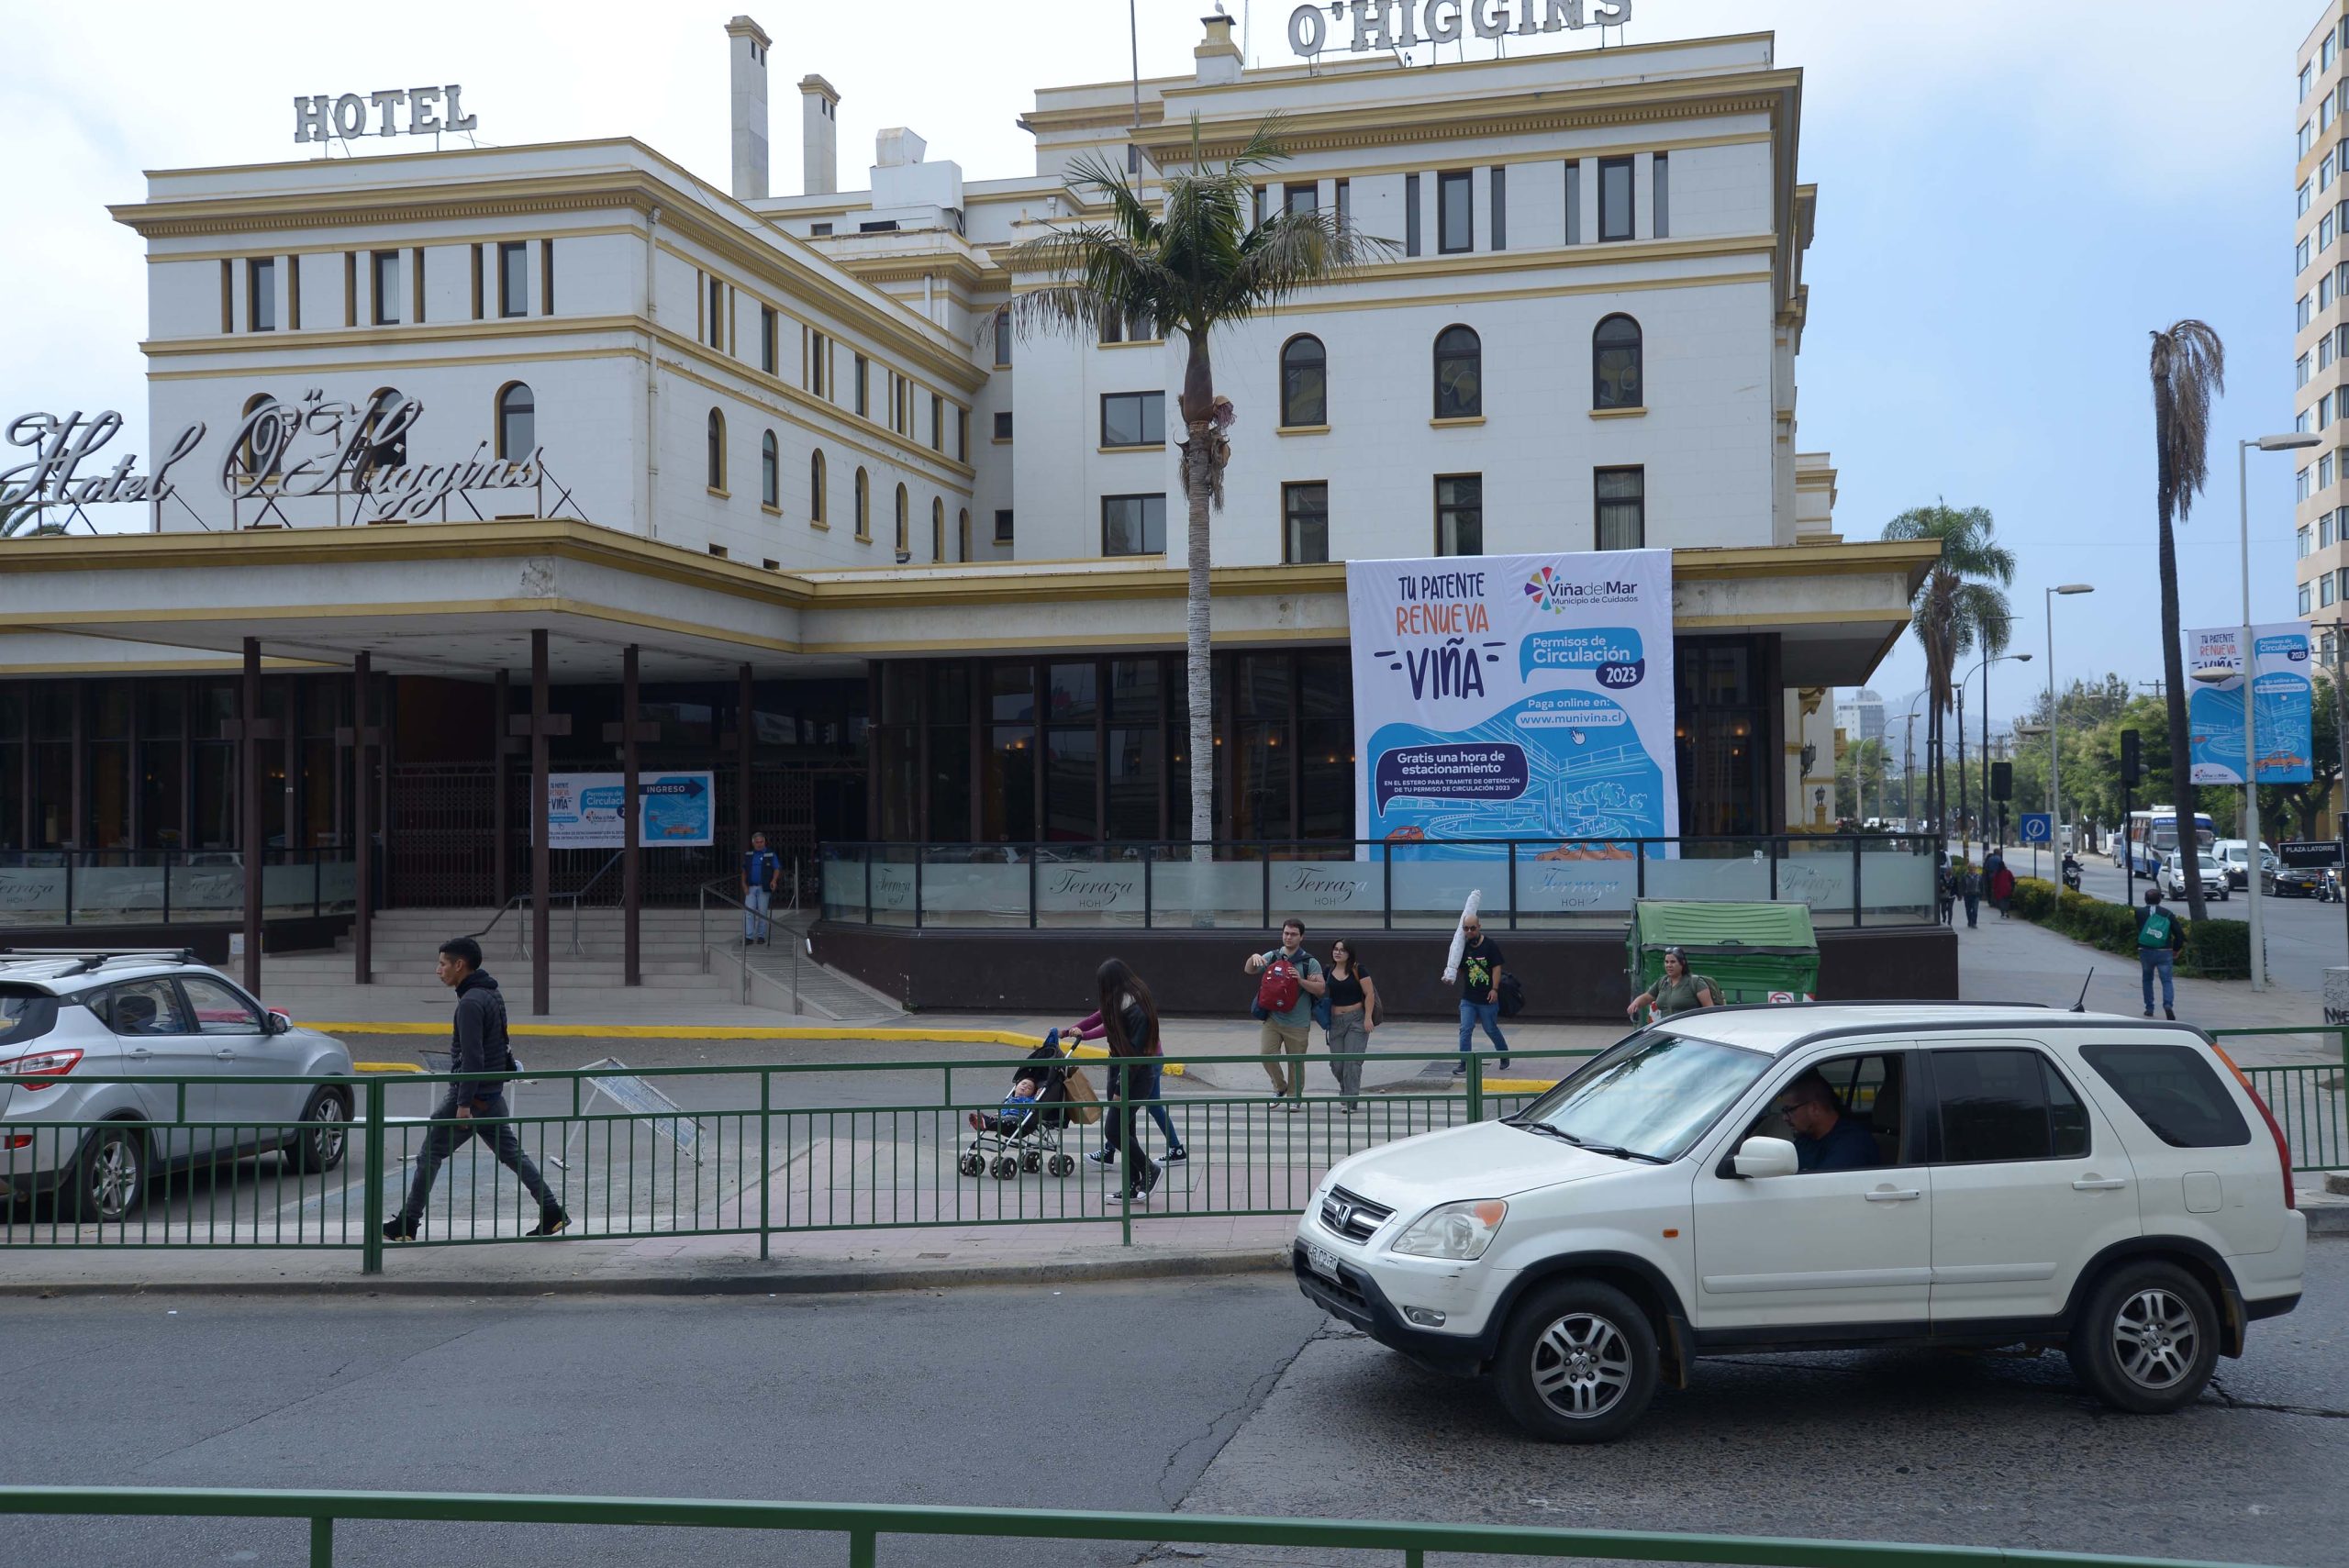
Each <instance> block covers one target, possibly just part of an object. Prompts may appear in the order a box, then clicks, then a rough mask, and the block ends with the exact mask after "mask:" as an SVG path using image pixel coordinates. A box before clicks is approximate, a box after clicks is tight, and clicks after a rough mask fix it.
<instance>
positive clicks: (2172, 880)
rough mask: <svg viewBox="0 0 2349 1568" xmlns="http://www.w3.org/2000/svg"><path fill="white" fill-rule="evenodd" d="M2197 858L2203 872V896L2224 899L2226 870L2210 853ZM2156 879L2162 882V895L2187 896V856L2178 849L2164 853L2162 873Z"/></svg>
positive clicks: (2165, 896) (2168, 896)
mask: <svg viewBox="0 0 2349 1568" xmlns="http://www.w3.org/2000/svg"><path fill="white" fill-rule="evenodd" d="M2196 860H2197V862H2198V869H2199V871H2200V872H2201V873H2202V896H2203V897H2205V898H2218V899H2224V898H2225V897H2226V896H2227V873H2226V872H2225V871H2224V870H2223V869H2221V867H2220V865H2219V862H2216V861H2214V860H2212V859H2211V858H2210V856H2209V855H2199V856H2197V857H2196ZM2156 880H2157V881H2158V882H2159V883H2160V884H2161V890H2162V896H2163V897H2164V898H2183V897H2185V896H2186V857H2185V856H2184V855H2181V854H2179V853H2178V852H2177V851H2176V850H2172V851H2170V852H2169V853H2168V854H2166V855H2164V856H2163V857H2162V869H2161V875H2160V876H2159V877H2158V878H2157V879H2156Z"/></svg>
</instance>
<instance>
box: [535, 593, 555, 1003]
mask: <svg viewBox="0 0 2349 1568" xmlns="http://www.w3.org/2000/svg"><path fill="white" fill-rule="evenodd" d="M547 728H548V727H547V633H546V628H544V627H540V628H536V629H534V630H533V631H532V632H531V633H530V1011H531V1013H532V1014H533V1015H535V1016H537V1017H540V1018H544V1017H545V1016H546V1015H547V1013H548V1012H549V1011H551V995H550V993H551V990H552V978H551V975H550V974H549V973H548V947H549V945H550V943H551V940H552V931H553V923H554V922H553V896H552V895H553V892H554V889H553V887H552V885H551V884H552V882H553V880H554V862H553V859H552V853H553V852H552V851H551V849H550V848H549V846H548V844H547V826H546V825H547Z"/></svg>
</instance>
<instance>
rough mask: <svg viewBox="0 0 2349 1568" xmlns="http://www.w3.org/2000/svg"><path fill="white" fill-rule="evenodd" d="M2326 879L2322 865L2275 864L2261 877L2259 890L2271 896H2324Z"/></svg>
mask: <svg viewBox="0 0 2349 1568" xmlns="http://www.w3.org/2000/svg"><path fill="white" fill-rule="evenodd" d="M2324 879H2325V873H2324V872H2323V870H2322V869H2321V867H2317V866H2288V865H2275V866H2270V867H2269V868H2268V869H2267V873H2266V875H2265V876H2262V877H2261V878H2260V879H2259V890H2260V891H2261V892H2262V893H2265V894H2266V895H2268V896H2269V897H2271V898H2322V897H2323V896H2324V895H2325V880H2324Z"/></svg>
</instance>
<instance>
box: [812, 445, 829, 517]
mask: <svg viewBox="0 0 2349 1568" xmlns="http://www.w3.org/2000/svg"><path fill="white" fill-rule="evenodd" d="M828 488H829V482H828V481H827V479H826V477H825V473H824V449H823V448H821V447H818V448H816V449H815V450H812V451H810V452H809V453H808V454H807V521H808V522H809V523H810V524H812V525H814V526H815V527H817V528H829V527H831V526H832V525H831V519H830V517H829V516H827V513H828V512H829V510H830V508H829V506H827V505H826V500H827V497H826V495H825V494H824V492H825V491H826V490H827V489H828Z"/></svg>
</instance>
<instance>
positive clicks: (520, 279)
mask: <svg viewBox="0 0 2349 1568" xmlns="http://www.w3.org/2000/svg"><path fill="white" fill-rule="evenodd" d="M517 274H519V275H517ZM529 314H530V244H529V240H527V239H501V240H499V241H498V242H497V317H498V319H499V320H501V321H507V320H511V319H513V318H514V317H518V316H528V315H529Z"/></svg>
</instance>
